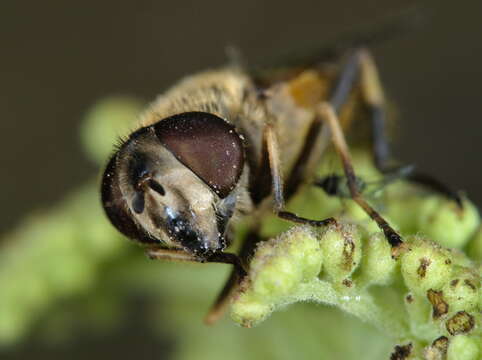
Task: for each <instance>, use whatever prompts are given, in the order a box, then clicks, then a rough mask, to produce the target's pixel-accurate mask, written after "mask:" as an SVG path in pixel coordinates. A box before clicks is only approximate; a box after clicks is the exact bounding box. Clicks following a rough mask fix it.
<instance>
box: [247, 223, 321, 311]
mask: <svg viewBox="0 0 482 360" xmlns="http://www.w3.org/2000/svg"><path fill="white" fill-rule="evenodd" d="M321 260H322V255H321V251H320V245H319V240H318V237H317V236H316V234H315V233H314V232H313V231H312V230H311V228H309V227H301V226H297V227H293V228H292V229H291V230H289V231H287V232H285V233H283V234H281V235H280V236H279V237H278V238H276V239H273V240H270V241H266V242H263V243H261V244H260V246H259V247H258V249H257V250H256V254H255V256H254V258H253V260H252V262H251V265H250V277H251V279H252V289H253V292H254V294H256V296H259V297H262V298H264V299H270V301H274V302H276V300H277V299H278V298H279V297H282V296H287V295H289V294H291V293H292V292H293V291H294V290H295V289H296V287H297V286H298V285H299V284H300V283H301V282H302V281H307V280H309V279H311V278H313V277H316V276H318V274H319V273H320V270H321Z"/></svg>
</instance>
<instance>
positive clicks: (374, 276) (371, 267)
mask: <svg viewBox="0 0 482 360" xmlns="http://www.w3.org/2000/svg"><path fill="white" fill-rule="evenodd" d="M396 265H397V262H396V261H395V260H394V259H392V253H391V247H390V244H388V242H387V240H386V238H385V236H384V235H383V234H382V233H380V232H378V233H375V234H373V235H371V236H369V237H364V238H363V256H362V259H361V265H360V282H361V283H364V284H367V285H368V284H378V285H383V284H387V283H389V282H390V281H391V280H392V279H393V277H394V270H395V268H396Z"/></svg>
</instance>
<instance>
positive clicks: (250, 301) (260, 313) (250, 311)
mask: <svg viewBox="0 0 482 360" xmlns="http://www.w3.org/2000/svg"><path fill="white" fill-rule="evenodd" d="M273 307H274V306H273V305H269V304H266V303H264V302H263V301H262V300H258V299H256V298H254V297H253V296H252V295H251V294H248V293H242V294H240V295H239V296H238V297H237V298H236V299H235V300H234V301H233V303H232V305H231V318H232V319H233V321H235V322H236V323H238V324H239V325H241V326H244V327H248V328H249V327H253V326H256V325H257V324H259V323H260V322H262V321H263V320H265V319H266V318H267V317H268V316H269V314H271V312H272V311H273Z"/></svg>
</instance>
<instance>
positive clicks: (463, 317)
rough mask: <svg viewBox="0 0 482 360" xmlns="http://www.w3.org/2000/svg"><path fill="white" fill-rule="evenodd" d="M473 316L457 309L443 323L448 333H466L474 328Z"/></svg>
mask: <svg viewBox="0 0 482 360" xmlns="http://www.w3.org/2000/svg"><path fill="white" fill-rule="evenodd" d="M474 325H475V321H474V317H473V316H472V315H470V314H469V313H467V312H465V311H459V312H458V313H457V314H455V315H454V316H452V317H451V318H450V319H448V320H447V322H446V323H445V327H446V328H447V331H448V332H449V334H450V335H458V334H466V333H468V332H469V331H470V330H472V329H473V328H474Z"/></svg>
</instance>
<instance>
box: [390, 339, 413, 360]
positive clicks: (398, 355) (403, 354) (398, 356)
mask: <svg viewBox="0 0 482 360" xmlns="http://www.w3.org/2000/svg"><path fill="white" fill-rule="evenodd" d="M412 347H413V346H412V343H408V344H407V345H397V346H395V350H394V351H393V352H392V354H391V355H390V360H405V359H408V357H409V356H410V353H411V352H412Z"/></svg>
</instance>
